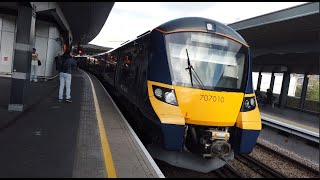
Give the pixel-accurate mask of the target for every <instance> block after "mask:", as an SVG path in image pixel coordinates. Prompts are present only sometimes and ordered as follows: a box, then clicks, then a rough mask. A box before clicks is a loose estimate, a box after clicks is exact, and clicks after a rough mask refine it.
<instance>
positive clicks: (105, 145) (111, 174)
mask: <svg viewBox="0 0 320 180" xmlns="http://www.w3.org/2000/svg"><path fill="white" fill-rule="evenodd" d="M83 72H84V71H83ZM84 73H85V75H87V76H88V78H89V80H90V84H91V88H92V93H93V100H94V106H95V109H96V115H97V120H98V126H99V131H100V140H101V146H102V151H103V156H104V163H105V168H106V172H107V174H108V178H117V174H116V170H115V168H114V163H113V159H112V154H111V150H110V146H109V142H108V138H107V134H106V130H105V128H104V124H103V121H102V116H101V112H100V107H99V104H98V100H97V95H96V91H95V89H94V86H93V83H92V81H91V78H90V76H89V75H88V74H87V73H86V72H84Z"/></svg>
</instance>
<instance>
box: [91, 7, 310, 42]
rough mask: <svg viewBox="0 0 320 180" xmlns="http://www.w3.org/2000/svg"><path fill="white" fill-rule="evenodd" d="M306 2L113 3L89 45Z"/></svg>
mask: <svg viewBox="0 0 320 180" xmlns="http://www.w3.org/2000/svg"><path fill="white" fill-rule="evenodd" d="M304 3H306V2H115V4H114V6H113V8H112V10H111V12H110V14H109V16H108V19H107V20H106V22H105V24H104V26H103V28H102V29H101V31H100V33H99V34H98V35H97V36H96V37H95V38H94V39H93V40H92V41H91V42H90V43H89V44H94V45H98V46H104V47H109V48H115V47H118V46H119V45H120V44H121V43H122V42H124V41H127V40H133V39H135V38H136V37H137V36H138V35H140V34H142V33H144V32H146V31H148V30H151V29H153V28H155V27H157V26H159V25H161V24H163V23H165V22H167V21H170V20H173V19H177V18H181V17H191V16H192V17H204V18H209V19H213V20H216V21H219V22H221V23H224V24H231V23H234V22H238V21H241V20H245V19H249V18H252V17H256V16H260V15H263V14H267V13H271V12H275V11H278V10H281V9H286V8H289V7H293V6H297V5H300V4H304Z"/></svg>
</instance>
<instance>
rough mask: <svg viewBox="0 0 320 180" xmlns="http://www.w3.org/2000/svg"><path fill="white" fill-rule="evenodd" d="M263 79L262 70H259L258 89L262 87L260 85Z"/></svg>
mask: <svg viewBox="0 0 320 180" xmlns="http://www.w3.org/2000/svg"><path fill="white" fill-rule="evenodd" d="M261 80H262V75H261V71H259V76H258V83H257V89H260V86H261Z"/></svg>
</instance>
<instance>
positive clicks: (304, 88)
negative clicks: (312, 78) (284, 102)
mask: <svg viewBox="0 0 320 180" xmlns="http://www.w3.org/2000/svg"><path fill="white" fill-rule="evenodd" d="M308 82H309V78H308V73H304V78H303V84H302V91H301V96H300V102H299V108H301V109H303V108H304V103H305V101H306V96H307V87H308Z"/></svg>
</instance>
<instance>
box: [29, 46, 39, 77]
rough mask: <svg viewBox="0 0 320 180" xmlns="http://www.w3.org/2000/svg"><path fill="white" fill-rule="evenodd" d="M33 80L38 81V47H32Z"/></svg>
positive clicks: (31, 75) (31, 73)
mask: <svg viewBox="0 0 320 180" xmlns="http://www.w3.org/2000/svg"><path fill="white" fill-rule="evenodd" d="M31 81H34V82H38V53H36V48H33V49H32V60H31V72H30V82H31Z"/></svg>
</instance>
